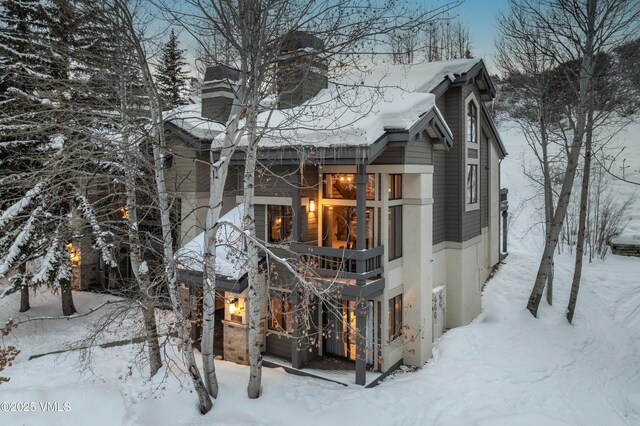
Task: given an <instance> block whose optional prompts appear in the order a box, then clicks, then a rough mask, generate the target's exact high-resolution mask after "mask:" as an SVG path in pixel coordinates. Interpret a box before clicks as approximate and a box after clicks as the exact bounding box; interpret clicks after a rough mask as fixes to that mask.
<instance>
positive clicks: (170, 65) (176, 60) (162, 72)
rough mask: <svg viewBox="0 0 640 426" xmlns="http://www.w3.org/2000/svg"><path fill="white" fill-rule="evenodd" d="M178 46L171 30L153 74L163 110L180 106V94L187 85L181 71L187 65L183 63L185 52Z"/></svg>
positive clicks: (184, 74)
mask: <svg viewBox="0 0 640 426" xmlns="http://www.w3.org/2000/svg"><path fill="white" fill-rule="evenodd" d="M178 44H179V42H178V37H177V36H176V34H175V32H174V31H173V30H171V34H170V35H169V41H167V43H166V44H165V45H164V46H163V47H162V51H161V58H160V64H159V65H158V68H157V72H156V74H155V77H156V81H157V84H158V91H159V92H160V97H161V98H162V102H163V109H171V108H175V107H176V106H178V105H180V98H181V97H182V92H183V91H184V90H185V88H186V85H187V73H186V72H185V71H183V69H182V67H183V66H185V65H187V63H186V62H185V61H184V52H185V51H184V50H183V49H180V47H179V45H178Z"/></svg>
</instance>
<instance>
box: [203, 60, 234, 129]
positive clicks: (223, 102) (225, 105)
mask: <svg viewBox="0 0 640 426" xmlns="http://www.w3.org/2000/svg"><path fill="white" fill-rule="evenodd" d="M239 77H240V71H238V70H235V69H233V68H229V67H226V66H224V65H216V66H212V67H208V68H207V71H206V72H205V74H204V82H203V83H202V116H203V117H204V118H208V119H210V120H214V121H217V122H219V123H226V122H227V120H228V119H229V114H230V113H231V106H232V105H233V98H234V96H233V88H232V84H233V83H234V82H236V81H238V79H239Z"/></svg>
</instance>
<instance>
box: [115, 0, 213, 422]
mask: <svg viewBox="0 0 640 426" xmlns="http://www.w3.org/2000/svg"><path fill="white" fill-rule="evenodd" d="M115 4H116V6H117V7H118V9H119V12H120V13H121V14H122V18H123V20H124V24H125V30H126V31H127V33H128V34H127V35H128V36H129V39H130V40H131V42H132V43H133V45H134V49H135V55H136V58H137V61H138V64H139V66H140V71H141V73H142V77H143V82H144V86H145V91H146V94H147V95H148V97H149V108H150V112H151V126H152V127H151V135H150V136H151V139H152V142H153V165H154V167H153V168H154V176H155V182H156V189H157V191H158V207H159V208H160V220H161V224H162V244H163V252H164V268H165V274H166V280H167V287H168V291H169V298H170V300H171V305H172V308H173V312H174V315H175V316H176V321H177V323H178V327H179V331H180V338H181V340H182V350H183V353H184V358H185V364H186V367H187V370H188V371H189V375H190V376H191V380H192V381H193V387H194V389H195V391H196V394H197V395H198V400H199V408H200V412H201V413H202V414H205V413H207V412H209V411H210V410H211V408H212V406H213V403H212V401H211V398H209V394H208V393H207V388H206V386H205V384H204V382H203V381H202V377H201V376H200V370H198V366H197V364H196V359H195V355H194V353H193V345H192V341H191V336H190V335H189V332H188V330H187V329H188V327H187V324H186V323H185V318H184V314H183V312H182V305H181V303H180V300H179V298H178V276H177V268H176V261H175V258H174V250H173V238H172V236H171V218H170V211H169V208H170V206H169V196H168V192H167V185H166V182H165V176H164V160H165V155H166V141H165V138H164V128H163V120H162V108H161V106H160V97H159V95H158V91H157V90H156V87H155V84H154V82H153V77H152V74H151V70H150V68H149V63H148V61H147V56H146V54H145V51H144V49H143V47H142V44H141V41H140V39H139V37H138V33H137V32H136V30H135V27H134V23H133V17H132V16H131V13H130V11H129V8H128V6H127V4H126V2H125V1H124V0H116V3H115Z"/></svg>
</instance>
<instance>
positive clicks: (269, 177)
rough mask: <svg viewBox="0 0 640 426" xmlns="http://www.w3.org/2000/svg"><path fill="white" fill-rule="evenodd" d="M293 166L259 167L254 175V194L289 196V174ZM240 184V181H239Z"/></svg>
mask: <svg viewBox="0 0 640 426" xmlns="http://www.w3.org/2000/svg"><path fill="white" fill-rule="evenodd" d="M293 171H294V169H293V167H287V166H269V167H268V170H267V169H265V168H259V169H258V170H256V175H255V185H256V186H255V195H258V196H270V197H290V196H291V184H290V183H289V179H290V178H289V175H290V174H291V173H293ZM240 184H241V185H242V182H240Z"/></svg>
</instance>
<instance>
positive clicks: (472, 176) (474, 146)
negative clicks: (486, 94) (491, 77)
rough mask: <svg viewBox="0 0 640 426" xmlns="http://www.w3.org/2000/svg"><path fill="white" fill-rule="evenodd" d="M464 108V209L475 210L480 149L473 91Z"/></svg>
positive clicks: (476, 106) (476, 104) (476, 107)
mask: <svg viewBox="0 0 640 426" xmlns="http://www.w3.org/2000/svg"><path fill="white" fill-rule="evenodd" d="M465 108H466V114H465V116H466V126H465V127H466V129H467V131H466V142H465V160H466V161H465V163H466V170H465V172H466V175H465V177H466V196H465V211H471V210H476V209H478V208H479V206H480V204H479V203H478V180H479V175H478V172H479V170H480V167H479V164H480V149H479V144H478V141H479V130H478V121H479V118H478V103H477V101H476V98H475V95H473V93H472V94H471V95H469V97H468V98H467V101H466V103H465Z"/></svg>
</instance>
